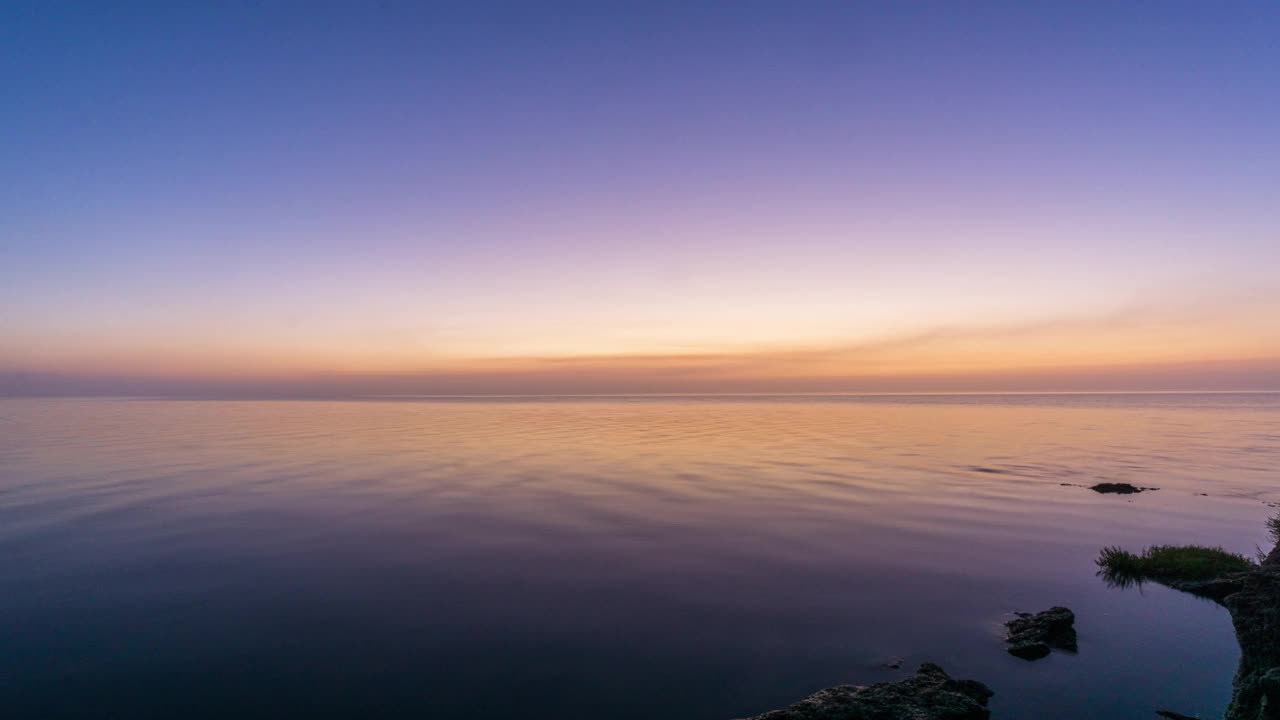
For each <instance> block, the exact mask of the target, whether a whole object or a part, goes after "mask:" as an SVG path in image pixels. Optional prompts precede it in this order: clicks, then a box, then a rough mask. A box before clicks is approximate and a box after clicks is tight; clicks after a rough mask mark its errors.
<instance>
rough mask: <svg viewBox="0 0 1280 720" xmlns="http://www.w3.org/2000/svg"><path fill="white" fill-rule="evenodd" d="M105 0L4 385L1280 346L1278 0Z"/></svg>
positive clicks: (620, 375)
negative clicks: (601, 0) (204, 0)
mask: <svg viewBox="0 0 1280 720" xmlns="http://www.w3.org/2000/svg"><path fill="white" fill-rule="evenodd" d="M112 5H113V7H110V8H108V7H106V6H105V5H102V4H99V3H85V4H80V5H77V4H75V3H29V4H28V3H7V4H5V6H4V7H3V8H0V83H2V84H3V87H4V88H5V89H6V91H5V95H6V102H5V110H4V112H3V113H0V393H25V392H93V393H99V392H107V393H110V392H122V393H124V392H142V393H151V392H160V393H169V392H174V393H183V392H206V391H208V392H246V393H248V392H255V393H257V392H261V393H268V392H284V393H300V392H307V393H313V392H314V393H326V392H333V393H345V392H423V393H434V392H468V393H473V392H474V393H486V392H499V393H513V392H515V393H524V392H527V393H539V392H642V391H643V392H663V391H670V392H691V391H712V392H715V391H735V392H737V391H833V390H891V391H910V390H965V389H983V390H1002V389H1008V390H1033V389H1049V390H1053V389H1073V390H1079V389H1127V388H1134V389H1194V388H1229V389H1256V388H1280V321H1277V320H1276V318H1277V317H1280V280H1278V278H1280V273H1277V271H1276V269H1277V268H1280V197H1278V195H1280V133H1277V132H1276V129H1277V128H1280V92H1277V88H1278V87H1280V44H1277V43H1276V42H1275V29H1276V28H1277V27H1280V6H1277V5H1276V4H1274V3H1266V2H1256V3H1230V2H1228V3H1212V4H1211V3H1177V2H1170V3H1149V4H1148V3H1130V4H1124V6H1118V5H1117V4H1115V3H1087V2H1086V3H1061V4H1058V5H1057V6H1055V5H1051V4H1047V3H1033V4H1028V3H966V4H963V5H962V4H956V3H936V4H930V3H912V4H898V3H866V4H854V3H802V4H798V5H787V6H783V5H779V4H777V3H753V2H735V3H701V4H698V3H671V4H664V3H653V2H646V3H635V4H631V5H624V4H613V3H610V4H608V7H605V6H604V5H601V4H597V3H564V4H560V3H540V4H529V3H510V4H503V3H497V4H477V3H466V4H462V3H460V4H457V5H452V6H449V5H443V4H431V5H429V6H427V5H425V4H422V3H398V2H385V3H379V4H376V5H372V4H363V3H284V2H278V3H254V4H251V3H235V4H231V5H225V4H215V5H209V6H206V7H200V6H197V5H192V4H173V3H154V4H144V3H139V4H127V3H126V4H114V3H113V4H112ZM178 5H182V7H179V6H178Z"/></svg>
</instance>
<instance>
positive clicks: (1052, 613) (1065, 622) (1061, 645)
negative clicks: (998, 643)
mask: <svg viewBox="0 0 1280 720" xmlns="http://www.w3.org/2000/svg"><path fill="white" fill-rule="evenodd" d="M1075 622H1076V614H1075V613H1073V612H1071V611H1070V610H1069V609H1067V608H1064V607H1053V608H1049V609H1048V610H1045V611H1044V612H1038V613H1035V614H1032V613H1018V617H1017V618H1015V619H1013V620H1010V621H1009V622H1007V623H1005V627H1006V628H1008V630H1009V637H1008V639H1007V640H1006V642H1008V643H1009V654H1010V655H1013V656H1015V657H1020V658H1022V659H1023V660H1039V659H1040V658H1042V657H1044V656H1045V655H1048V654H1049V651H1050V650H1051V649H1053V648H1057V649H1059V650H1069V651H1071V652H1075V651H1076V628H1075Z"/></svg>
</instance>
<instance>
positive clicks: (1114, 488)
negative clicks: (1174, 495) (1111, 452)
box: [1089, 483, 1160, 495]
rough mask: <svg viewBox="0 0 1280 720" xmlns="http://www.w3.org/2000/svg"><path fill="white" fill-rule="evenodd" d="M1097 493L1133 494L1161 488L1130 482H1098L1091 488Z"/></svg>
mask: <svg viewBox="0 0 1280 720" xmlns="http://www.w3.org/2000/svg"><path fill="white" fill-rule="evenodd" d="M1089 489H1090V490H1092V491H1094V492H1096V493H1102V494H1103V495H1133V494H1135V493H1140V492H1146V491H1147V490H1159V489H1160V488H1154V487H1138V486H1137V485H1130V484H1129V483H1098V484H1097V485H1093V486H1092V487H1090V488H1089Z"/></svg>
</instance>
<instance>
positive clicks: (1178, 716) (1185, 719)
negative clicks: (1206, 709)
mask: <svg viewBox="0 0 1280 720" xmlns="http://www.w3.org/2000/svg"><path fill="white" fill-rule="evenodd" d="M1156 715H1159V716H1160V717H1162V718H1168V719H1169V720H1200V718H1197V717H1192V716H1190V715H1183V714H1182V713H1176V712H1174V711H1172V710H1157V711H1156Z"/></svg>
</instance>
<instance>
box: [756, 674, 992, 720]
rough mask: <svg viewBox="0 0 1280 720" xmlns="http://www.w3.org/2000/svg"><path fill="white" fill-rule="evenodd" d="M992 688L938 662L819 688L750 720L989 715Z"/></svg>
mask: <svg viewBox="0 0 1280 720" xmlns="http://www.w3.org/2000/svg"><path fill="white" fill-rule="evenodd" d="M991 695H992V692H991V690H990V688H988V687H987V686H986V685H983V684H982V683H980V682H977V681H974V680H954V679H952V678H951V676H949V675H947V673H946V672H944V671H943V669H942V668H940V667H938V666H937V665H934V664H933V663H925V664H923V665H921V666H920V669H919V670H918V671H916V674H915V675H913V676H912V677H909V678H907V679H906V680H900V681H898V682H892V683H877V684H875V685H866V686H858V685H838V686H836V687H833V688H827V689H826V690H820V691H819V692H817V693H814V694H813V695H810V696H809V697H807V698H805V699H804V700H801V701H800V702H798V703H796V704H795V705H792V706H791V707H789V708H787V709H785V710H774V711H772V712H767V713H765V714H763V715H756V716H754V717H752V718H749V719H748V720H986V719H987V718H988V717H990V715H991V713H990V711H989V710H987V700H988V699H989V698H990V697H991Z"/></svg>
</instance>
